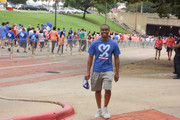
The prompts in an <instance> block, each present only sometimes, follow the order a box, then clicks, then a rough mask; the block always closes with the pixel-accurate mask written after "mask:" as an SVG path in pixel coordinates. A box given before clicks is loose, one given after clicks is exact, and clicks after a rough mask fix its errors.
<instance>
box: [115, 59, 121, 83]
mask: <svg viewBox="0 0 180 120" xmlns="http://www.w3.org/2000/svg"><path fill="white" fill-rule="evenodd" d="M114 63H115V68H116V69H115V75H114V81H115V82H117V81H118V80H119V64H120V60H119V55H117V56H114Z"/></svg>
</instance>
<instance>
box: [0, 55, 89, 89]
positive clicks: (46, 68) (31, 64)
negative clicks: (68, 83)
mask: <svg viewBox="0 0 180 120" xmlns="http://www.w3.org/2000/svg"><path fill="white" fill-rule="evenodd" d="M85 68H86V66H85V65H82V64H81V65H78V64H76V65H75V64H74V63H72V62H67V61H53V60H44V59H42V60H41V59H39V60H30V59H26V58H20V59H15V60H14V61H13V62H10V61H8V60H7V59H0V87H7V86H14V85H19V84H27V83H32V82H40V81H45V80H51V79H56V78H61V77H67V76H74V75H80V74H84V73H85ZM53 72H55V73H53Z"/></svg>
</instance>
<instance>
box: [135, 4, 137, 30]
mask: <svg viewBox="0 0 180 120" xmlns="http://www.w3.org/2000/svg"><path fill="white" fill-rule="evenodd" d="M137 12H138V6H137V3H136V16H135V32H136V30H137Z"/></svg>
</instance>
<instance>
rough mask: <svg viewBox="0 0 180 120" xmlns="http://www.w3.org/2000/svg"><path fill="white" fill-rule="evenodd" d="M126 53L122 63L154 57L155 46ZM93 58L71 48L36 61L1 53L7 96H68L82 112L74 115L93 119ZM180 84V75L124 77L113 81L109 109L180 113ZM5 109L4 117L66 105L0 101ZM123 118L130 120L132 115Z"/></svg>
mask: <svg viewBox="0 0 180 120" xmlns="http://www.w3.org/2000/svg"><path fill="white" fill-rule="evenodd" d="M121 52H122V54H121V56H120V61H121V65H125V64H129V63H132V62H136V61H141V60H145V59H149V58H153V57H154V50H153V49H147V48H146V49H137V48H136V49H133V48H131V49H125V50H122V51H121ZM87 57H88V55H87V54H86V53H84V52H83V53H82V54H81V55H79V54H78V53H76V54H74V55H73V56H70V55H68V54H66V53H65V54H64V55H63V56H58V55H56V54H54V55H50V57H49V58H47V57H46V56H43V55H40V56H35V58H34V60H31V57H29V56H28V57H27V56H25V57H22V56H20V55H19V56H18V55H17V56H15V58H14V59H13V61H14V62H9V61H8V58H4V57H1V59H0V92H1V96H2V97H8V98H25V99H47V100H53V101H58V100H60V101H64V102H67V103H69V104H70V105H72V106H73V107H74V108H75V110H76V112H77V114H76V115H75V116H73V117H72V118H69V120H88V119H92V118H93V115H94V113H95V112H96V104H95V100H94V93H93V92H91V91H90V90H88V91H87V90H85V89H84V88H83V87H82V79H83V76H84V72H85V71H86V63H87ZM53 72H54V73H53ZM179 86H180V82H179V81H178V80H172V79H157V80H154V79H148V78H144V79H139V78H132V77H131V76H129V77H127V76H120V81H119V82H118V83H113V94H112V99H111V102H110V105H109V111H110V113H111V114H112V115H118V116H119V114H124V113H132V112H135V111H143V110H149V109H154V110H157V111H160V112H161V113H163V114H164V113H166V114H169V115H172V116H174V117H179V118H180V112H178V111H180V102H179V99H180V96H179V94H178V92H177V91H180V88H179ZM0 109H1V112H0V118H7V117H11V116H21V115H27V114H36V113H42V112H49V111H54V110H57V109H61V108H59V107H58V106H54V105H50V104H43V103H41V104H37V103H27V102H15V101H5V100H0ZM120 116H121V115H120ZM113 117H114V116H113ZM122 120H127V118H126V119H122ZM158 120H161V119H158ZM162 120H163V119H162ZM164 120H165V119H164ZM175 120H176V119H175Z"/></svg>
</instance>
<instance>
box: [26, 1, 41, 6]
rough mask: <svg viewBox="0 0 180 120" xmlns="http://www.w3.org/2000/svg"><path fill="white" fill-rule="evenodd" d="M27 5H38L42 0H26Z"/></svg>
mask: <svg viewBox="0 0 180 120" xmlns="http://www.w3.org/2000/svg"><path fill="white" fill-rule="evenodd" d="M26 4H27V5H33V6H38V5H42V2H41V0H38V1H37V2H34V0H28V1H26Z"/></svg>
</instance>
